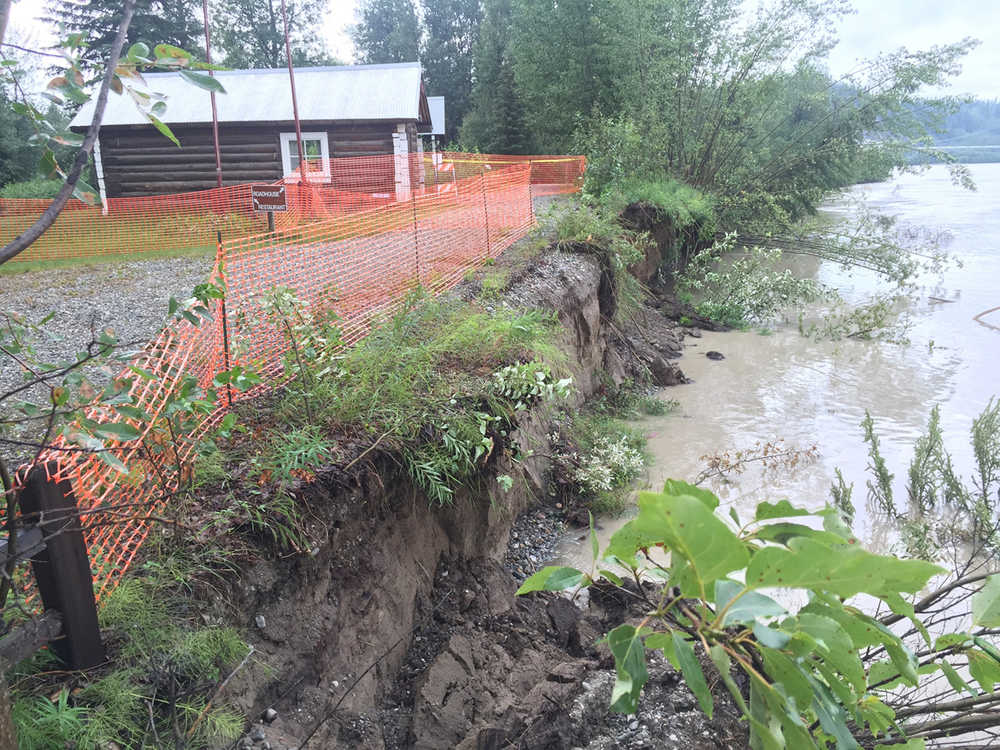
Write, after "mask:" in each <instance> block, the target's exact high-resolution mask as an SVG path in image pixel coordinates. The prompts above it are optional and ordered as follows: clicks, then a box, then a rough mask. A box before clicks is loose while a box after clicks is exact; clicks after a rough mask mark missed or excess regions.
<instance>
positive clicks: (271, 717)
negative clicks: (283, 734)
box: [264, 708, 278, 724]
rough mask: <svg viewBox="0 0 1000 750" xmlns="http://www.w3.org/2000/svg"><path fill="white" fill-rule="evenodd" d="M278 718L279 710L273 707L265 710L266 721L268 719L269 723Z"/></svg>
mask: <svg viewBox="0 0 1000 750" xmlns="http://www.w3.org/2000/svg"><path fill="white" fill-rule="evenodd" d="M277 718H278V712H277V711H275V710H274V709H273V708H269V709H267V710H266V711H265V712H264V721H266V722H267V723H268V724H270V723H271V722H273V721H274V720H275V719H277Z"/></svg>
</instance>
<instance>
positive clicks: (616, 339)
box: [226, 250, 745, 750]
mask: <svg viewBox="0 0 1000 750" xmlns="http://www.w3.org/2000/svg"><path fill="white" fill-rule="evenodd" d="M505 264H509V265H505ZM642 265H643V266H644V267H645V268H646V269H647V270H648V271H649V272H650V274H652V275H649V276H647V277H645V278H643V279H642V280H643V281H644V282H646V283H650V282H655V279H654V278H653V276H655V269H657V268H658V263H657V262H656V259H655V258H651V259H649V262H648V263H644V264H642ZM497 268H498V269H500V270H503V271H505V272H506V273H507V274H508V283H507V286H506V288H505V289H503V290H499V293H497V294H495V295H494V296H493V298H492V299H491V301H490V302H489V304H496V305H505V306H511V307H531V308H540V309H549V310H553V311H554V312H555V313H556V314H557V315H558V317H559V320H560V322H561V323H562V325H563V327H564V334H563V336H562V348H563V350H564V351H565V352H566V354H567V355H568V362H567V367H568V369H569V370H570V371H571V372H572V374H573V377H574V381H575V384H576V387H577V394H578V395H577V397H576V398H577V405H579V404H581V403H582V402H583V401H584V400H586V399H587V398H589V397H590V396H591V395H592V394H594V393H596V392H597V391H599V390H600V389H601V388H603V387H605V383H607V382H609V381H610V382H612V383H620V382H621V381H622V380H623V379H624V378H627V377H633V378H637V379H652V381H653V382H655V383H657V384H660V385H670V384H677V383H683V382H685V378H684V375H683V373H682V372H681V371H680V370H679V369H678V368H677V367H676V365H675V364H674V362H673V359H674V358H676V357H677V356H678V355H679V353H680V350H681V342H682V338H683V333H682V331H681V330H680V329H679V328H678V327H677V326H676V324H674V323H672V322H670V321H669V320H667V318H666V317H665V316H664V315H662V313H660V312H659V311H658V310H657V309H656V307H655V306H654V305H655V304H657V303H656V302H655V301H654V303H653V304H652V305H650V306H648V307H646V308H644V309H640V310H638V311H634V312H633V313H631V314H630V315H629V316H628V317H627V318H626V319H625V321H624V322H619V323H617V324H616V323H614V322H613V321H612V312H613V310H614V306H615V304H616V301H615V300H614V299H613V298H612V297H611V292H610V289H611V284H610V280H609V278H608V276H607V272H606V271H605V270H602V268H601V266H600V262H599V260H598V259H597V258H596V257H595V256H593V255H590V254H566V253H558V252H553V251H551V250H550V251H544V252H541V253H540V254H538V253H527V254H523V253H522V254H517V253H514V254H511V255H510V256H509V258H508V257H507V256H505V257H504V258H501V259H500V260H499V261H498V263H497ZM481 278H482V277H481V276H480V277H479V278H478V279H473V280H471V281H470V282H467V283H466V284H465V285H464V286H463V287H462V288H460V289H459V291H458V293H459V294H462V295H463V296H464V295H469V296H474V295H475V294H476V293H477V292H478V291H479V289H477V286H479V285H481ZM659 304H661V305H662V304H663V303H662V302H660V303H659ZM619 317H620V316H619ZM549 419H550V416H549V415H548V414H546V413H545V412H544V410H535V411H533V412H531V413H530V414H529V415H528V416H527V418H526V419H525V420H524V421H522V423H521V424H520V425H519V435H518V438H519V440H521V441H523V444H526V445H528V444H530V445H532V446H537V451H536V454H535V455H534V456H532V457H530V458H526V459H525V460H524V461H523V463H522V464H520V465H518V466H513V465H511V466H507V465H503V466H496V467H494V470H495V471H497V472H498V473H511V474H515V473H516V474H517V475H518V476H521V477H522V479H523V480H524V481H522V482H518V483H516V485H515V487H514V489H513V490H512V491H511V492H509V493H506V494H503V493H499V490H497V488H496V486H495V484H496V483H495V482H494V483H484V487H483V489H482V491H481V492H480V493H478V494H477V496H472V494H470V493H465V494H460V496H458V497H456V501H455V504H454V506H453V507H450V508H444V509H438V508H428V507H427V505H426V500H424V499H423V498H422V497H421V496H420V495H419V493H416V492H415V491H413V490H412V488H411V487H410V486H409V484H408V482H407V481H406V479H405V478H404V477H403V476H401V473H400V471H398V470H394V468H393V465H392V463H391V461H388V460H387V461H384V462H382V463H381V464H380V465H379V466H377V467H375V469H374V470H373V471H372V472H369V473H366V474H362V475H356V476H355V477H354V478H353V479H352V480H351V483H348V485H349V486H345V483H344V482H343V481H341V480H342V479H343V478H341V480H337V479H336V478H335V477H332V476H329V475H327V476H325V477H324V476H320V477H319V481H317V482H316V483H314V484H313V485H312V486H311V487H309V488H308V489H303V492H304V495H305V496H304V497H303V498H302V500H303V501H304V502H307V503H308V505H309V508H310V512H311V513H312V514H313V516H314V518H315V519H316V523H317V524H319V525H320V526H322V527H325V528H326V529H328V534H327V537H326V539H324V540H320V542H319V543H318V544H317V546H316V548H315V549H314V550H313V554H312V555H311V556H309V557H297V558H292V559H288V560H280V561H276V562H267V563H265V562H260V563H258V564H256V565H254V566H253V567H252V568H251V569H249V570H247V571H245V573H244V575H243V576H242V580H241V581H240V582H238V583H236V584H235V585H234V589H235V592H234V599H235V601H236V603H237V608H238V611H239V612H240V613H241V616H242V617H243V618H244V623H243V624H244V625H245V626H247V627H248V628H249V629H250V631H251V635H252V637H251V641H252V642H253V645H254V647H255V648H256V649H257V654H258V655H259V661H258V662H257V663H255V664H254V665H253V666H252V667H249V668H247V669H246V670H245V671H244V673H241V674H240V675H238V676H237V678H236V679H234V680H233V682H232V683H231V684H230V686H229V688H228V689H227V696H226V697H227V698H228V699H229V700H231V701H234V702H235V703H236V704H237V705H238V706H240V707H241V708H242V709H244V710H245V711H247V712H248V713H249V715H251V716H259V717H261V720H260V721H259V722H258V723H257V724H255V725H254V726H253V727H251V729H250V731H249V732H248V734H247V735H246V736H245V737H244V738H243V739H241V740H240V742H239V743H238V745H239V746H240V747H244V748H247V747H256V748H262V749H263V748H273V749H274V750H280V749H285V748H301V747H304V746H305V747H309V748H323V749H324V750H326V749H327V748H329V749H331V750H332V749H334V748H375V749H379V748H388V749H391V750H402V749H403V748H420V749H426V750H430V749H431V748H433V749H435V750H437V749H443V748H469V749H470V750H471V749H475V750H493V749H494V748H496V749H499V748H525V749H527V748H538V749H541V748H553V749H561V748H566V749H567V750H568V749H569V748H586V749H588V750H610V749H611V748H629V749H635V750H638V749H639V748H682V747H683V748H685V750H688V749H689V748H706V749H707V748H734V747H740V746H742V745H743V743H744V738H745V728H744V727H743V726H741V725H740V723H739V721H738V712H737V711H736V710H735V709H734V708H733V706H732V705H731V703H730V702H729V699H728V697H727V696H719V697H718V705H717V713H716V718H715V719H714V720H713V721H712V722H709V721H708V720H707V719H706V718H705V716H704V715H703V714H702V713H701V711H700V709H699V708H698V706H697V703H696V701H695V699H694V697H693V695H692V694H691V693H690V691H688V689H687V688H686V687H684V686H683V684H682V681H681V680H680V678H679V675H678V674H677V673H676V672H674V671H673V670H672V668H671V667H670V666H669V664H667V663H666V662H665V661H664V660H662V659H658V658H656V657H655V656H654V657H652V658H651V663H650V674H651V679H650V682H649V684H648V686H647V688H646V690H645V692H644V695H643V698H642V703H641V706H640V711H639V713H638V715H637V716H635V717H625V716H621V715H618V714H614V713H611V712H609V710H608V705H609V702H610V694H611V689H612V686H613V684H614V681H615V671H614V664H613V659H612V658H611V656H610V653H609V652H608V651H607V649H606V648H605V647H604V646H601V645H599V639H600V637H601V636H603V635H604V634H605V633H606V632H607V631H608V630H609V629H610V628H612V627H614V626H615V625H617V624H620V623H621V622H622V621H623V620H625V619H629V618H631V617H634V616H635V615H637V614H638V611H637V610H636V611H630V610H627V609H626V608H625V607H624V605H623V602H622V601H619V600H617V599H615V598H614V597H608V596H604V595H601V594H598V595H596V596H589V597H588V596H586V595H584V596H583V598H582V599H581V600H580V601H579V602H575V603H574V602H571V601H570V600H569V599H567V598H564V597H562V596H556V595H532V596H529V597H515V596H514V591H515V590H516V588H517V585H518V583H519V581H521V580H523V579H524V578H525V577H526V576H527V575H529V574H530V573H531V572H533V571H534V570H536V569H537V568H538V567H540V566H541V565H542V564H544V563H545V561H546V558H547V557H548V556H549V554H550V553H551V549H552V547H553V546H554V544H555V542H556V541H557V539H558V537H559V535H560V534H561V533H562V530H563V528H564V527H565V524H566V523H567V522H569V521H570V520H571V519H572V518H573V517H574V516H575V517H576V518H579V517H580V513H579V512H578V511H577V510H576V509H575V508H574V507H572V501H571V500H570V499H568V498H567V497H566V495H565V493H560V492H559V490H558V487H555V486H554V485H553V484H552V482H551V479H552V471H551V465H550V462H549V460H548V459H547V457H546V453H547V452H549V451H547V450H546V446H547V445H548V440H549V435H550V434H551V432H552V430H551V427H550V424H549ZM498 493H499V494H498ZM578 605H580V606H578Z"/></svg>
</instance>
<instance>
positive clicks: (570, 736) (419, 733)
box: [380, 559, 746, 750]
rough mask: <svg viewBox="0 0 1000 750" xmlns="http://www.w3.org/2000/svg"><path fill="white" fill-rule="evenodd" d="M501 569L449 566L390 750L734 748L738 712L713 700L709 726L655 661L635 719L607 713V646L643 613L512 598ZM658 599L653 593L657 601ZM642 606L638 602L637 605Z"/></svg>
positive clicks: (408, 673)
mask: <svg viewBox="0 0 1000 750" xmlns="http://www.w3.org/2000/svg"><path fill="white" fill-rule="evenodd" d="M515 587H516V584H515V582H514V580H513V578H512V577H511V576H510V574H509V573H508V572H507V571H505V570H504V569H503V568H502V567H501V566H500V565H498V564H497V563H496V562H493V561H490V560H485V559H480V560H475V561H472V562H466V563H464V564H454V563H452V562H450V561H442V563H441V566H440V567H439V569H438V571H437V575H436V576H435V586H434V589H433V591H432V593H431V596H430V598H429V599H427V600H426V601H423V602H421V603H420V605H419V611H420V614H419V616H418V618H419V622H420V626H419V628H418V629H417V631H416V633H415V637H414V639H413V646H412V647H411V648H410V650H409V651H408V652H407V655H406V659H405V660H404V662H403V666H402V669H401V671H400V674H399V677H398V679H397V680H396V682H395V684H394V686H393V688H392V690H391V691H390V693H389V694H388V696H387V698H386V700H385V701H383V704H382V706H381V709H380V718H381V723H382V729H383V737H384V741H385V747H386V748H387V749H389V750H403V749H404V748H416V749H420V750H430V749H431V748H445V747H448V748H459V749H468V750H493V749H496V750H499V749H500V748H518V749H519V750H536V749H537V750H542V749H543V748H545V749H546V750H560V749H562V748H566V749H567V750H569V748H586V749H587V750H611V749H612V748H624V749H628V750H640V749H642V748H684V749H685V750H689V749H690V748H698V749H701V748H704V749H705V750H708V749H709V748H712V749H714V748H734V747H739V746H741V745H742V744H744V742H745V736H746V731H745V728H744V727H743V726H741V724H740V721H739V716H740V714H739V711H738V710H737V709H736V708H735V706H734V705H733V704H732V703H731V701H730V699H729V697H728V696H727V695H722V694H721V693H720V692H718V691H717V692H716V700H717V705H716V716H715V719H714V720H713V721H711V723H710V722H709V720H708V719H707V718H706V717H705V715H704V714H703V713H702V712H701V710H700V709H699V707H698V704H697V701H696V699H695V697H694V695H693V694H692V693H691V692H690V690H688V688H687V687H686V686H684V684H683V682H682V680H681V676H680V674H679V673H677V672H676V671H675V670H674V669H673V668H672V667H671V666H670V664H669V663H667V661H666V660H665V659H663V658H660V657H658V656H656V655H653V656H651V657H650V660H649V672H650V681H649V683H648V684H647V686H646V689H645V691H644V693H643V696H642V699H641V702H640V706H639V711H638V713H637V714H636V715H635V716H624V715H621V714H616V713H613V712H611V711H610V709H609V708H608V706H609V704H610V698H611V690H612V687H613V685H614V682H615V669H614V660H613V658H612V656H611V654H610V652H609V651H608V649H607V647H606V646H604V645H601V644H600V643H599V641H600V639H601V637H602V636H603V635H604V634H605V633H606V632H607V631H608V630H610V629H611V628H612V627H614V626H615V625H618V624H620V623H621V622H623V621H628V620H630V619H638V617H639V616H640V615H641V606H636V605H635V604H634V603H633V602H631V601H629V602H625V601H624V600H623V599H622V598H620V597H617V596H613V595H612V596H609V595H595V596H591V597H586V596H584V597H582V600H583V603H582V604H581V605H580V606H578V604H577V603H574V602H573V601H571V600H570V599H568V598H566V597H564V596H560V595H555V594H545V595H538V594H535V595H532V596H528V597H515V596H514V595H513V594H514V591H515ZM650 594H651V595H652V594H653V592H652V591H651V592H650ZM636 601H638V597H637V598H636Z"/></svg>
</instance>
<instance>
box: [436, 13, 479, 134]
mask: <svg viewBox="0 0 1000 750" xmlns="http://www.w3.org/2000/svg"><path fill="white" fill-rule="evenodd" d="M482 17H483V10H482V5H481V4H480V0H428V1H427V2H425V3H424V27H425V29H426V32H427V33H426V37H425V39H424V45H423V49H422V52H421V55H420V59H421V62H422V63H423V66H424V74H425V80H426V82H427V90H428V92H429V93H430V94H432V95H441V96H444V97H445V100H446V103H447V112H448V122H447V131H448V138H449V139H453V138H454V137H455V136H456V135H457V134H458V126H459V123H461V121H462V118H463V117H464V116H465V113H466V112H468V110H469V108H470V106H471V98H472V69H473V56H474V54H475V50H476V44H477V41H478V39H479V25H480V22H481V21H482Z"/></svg>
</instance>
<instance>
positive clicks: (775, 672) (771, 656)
mask: <svg viewBox="0 0 1000 750" xmlns="http://www.w3.org/2000/svg"><path fill="white" fill-rule="evenodd" d="M760 655H761V657H762V658H763V660H764V670H765V671H766V672H767V676H768V677H770V678H771V680H772V681H774V682H775V683H777V684H779V685H781V687H782V689H783V690H784V691H785V694H786V695H788V696H790V697H792V698H793V699H794V700H795V703H796V705H798V706H801V707H803V708H805V707H806V706H809V705H810V704H811V703H812V699H813V691H812V687H810V685H809V680H808V679H807V678H806V675H805V672H804V671H803V666H802V665H801V664H800V663H799V662H798V661H795V660H792V659H790V658H789V657H788V656H786V655H785V654H783V653H781V652H780V651H777V650H775V649H773V648H767V647H766V646H764V647H761V648H760Z"/></svg>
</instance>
